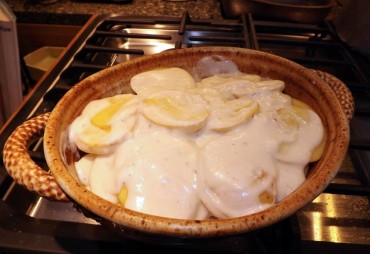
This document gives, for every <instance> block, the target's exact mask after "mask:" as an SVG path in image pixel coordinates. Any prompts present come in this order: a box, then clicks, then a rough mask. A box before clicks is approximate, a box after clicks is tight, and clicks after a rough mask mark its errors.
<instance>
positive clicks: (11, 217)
mask: <svg viewBox="0 0 370 254" xmlns="http://www.w3.org/2000/svg"><path fill="white" fill-rule="evenodd" d="M217 45H222V46H233V47H245V48H251V49H257V50H261V51H265V52H269V53H273V54H276V55H280V56H282V57H286V58H288V59H291V60H293V61H295V62H297V63H300V64H302V65H304V66H306V67H308V68H312V69H318V70H322V71H325V72H328V73H330V74H333V75H334V76H336V77H338V78H339V79H341V80H342V81H343V82H345V83H346V84H347V86H348V87H349V88H350V90H351V92H352V94H353V96H354V98H355V103H356V109H355V116H354V118H353V120H352V122H351V142H350V148H349V151H348V156H347V158H346V160H345V162H344V163H343V166H342V168H341V169H340V172H339V173H338V175H337V177H336V178H335V179H334V181H333V182H332V183H331V184H330V185H329V187H328V188H327V189H326V190H325V192H324V193H323V194H321V195H320V196H319V197H318V198H316V199H315V200H314V201H313V202H312V203H310V204H309V205H308V206H306V207H305V208H303V209H302V210H301V211H299V212H298V213H296V214H295V215H294V216H292V217H290V218H288V219H286V220H284V221H281V222H279V223H277V224H275V225H273V226H270V227H267V228H264V229H262V230H258V231H255V232H251V233H248V234H245V235H238V236H231V237H226V238H219V239H208V240H202V241H199V242H192V243H188V242H187V241H186V239H184V244H177V245H170V244H166V243H161V244H156V243H146V242H144V243H143V242H140V241H136V239H131V238H129V237H122V236H119V235H117V234H116V233H115V232H113V231H111V230H110V229H108V228H106V227H105V226H104V225H100V224H99V223H98V222H96V221H95V220H93V219H90V218H87V217H85V216H84V215H83V214H82V213H81V212H79V211H77V210H76V209H75V208H74V207H73V205H72V203H58V202H50V201H47V200H45V199H43V198H40V197H38V196H36V195H34V194H32V193H29V192H28V191H26V190H24V189H23V188H22V187H20V186H18V185H15V184H13V183H12V180H11V179H10V177H9V176H8V175H7V173H6V170H5V169H4V166H3V165H2V164H1V168H0V196H1V203H0V252H1V253H3V252H4V253H8V252H22V253H23V252H44V253H67V252H88V253H101V252H104V253H106V252H116V251H119V252H138V251H152V252H156V251H157V252H159V251H161V252H165V253H169V252H171V253H173V252H175V251H176V252H178V253H188V252H192V253H207V252H216V253H314V252H317V253H349V252H351V253H368V251H369V249H370V204H369V196H370V187H369V185H370V132H369V131H368V130H370V115H369V114H370V73H369V72H370V68H369V66H370V65H369V61H368V59H365V58H363V57H361V56H360V55H357V54H355V53H354V52H351V51H350V50H349V49H347V48H346V46H345V45H344V44H342V42H341V41H340V40H339V39H338V38H337V36H336V35H335V30H334V28H333V26H332V25H331V24H330V23H329V22H323V23H321V24H319V25H303V24H293V23H281V22H271V21H264V20H255V19H253V17H252V16H250V15H245V16H241V17H240V18H239V19H237V20H226V21H211V20H191V19H190V18H189V16H188V15H187V14H186V13H185V14H184V15H183V17H181V18H160V17H145V18H144V17H127V16H112V15H107V16H98V17H93V18H92V19H91V20H90V21H89V22H88V24H87V25H86V26H85V27H84V28H83V29H82V31H81V32H80V34H79V35H78V36H77V37H76V38H75V40H74V41H73V43H71V45H70V46H69V48H68V51H67V52H66V54H64V55H63V57H62V58H61V59H60V61H59V62H58V64H57V65H56V66H55V67H54V68H53V70H52V71H51V72H49V74H48V75H47V77H46V78H45V79H43V80H42V81H41V82H40V83H39V85H38V87H37V89H36V90H35V93H34V94H33V96H32V97H31V99H30V100H28V101H27V102H26V103H25V105H24V106H23V107H22V108H21V110H20V111H19V112H18V114H17V115H16V116H15V117H14V118H13V119H12V120H11V122H10V124H9V125H7V126H6V128H5V129H4V130H3V131H2V133H1V138H0V142H1V143H0V145H1V149H2V147H3V145H4V142H5V140H6V138H7V137H8V136H9V134H10V133H11V132H12V130H13V129H14V128H16V126H18V125H19V124H20V123H22V122H23V121H24V120H25V119H27V118H29V117H32V116H35V115H38V114H41V113H44V112H49V111H51V110H52V109H53V107H54V106H55V104H56V102H57V101H58V100H59V99H60V98H61V97H62V96H63V94H64V93H65V92H66V91H68V90H69V89H70V88H71V87H72V86H73V85H74V84H76V83H77V82H79V81H80V80H82V79H84V78H85V77H87V76H89V75H91V74H92V73H95V72H97V71H99V70H102V69H104V68H107V67H109V66H112V65H114V64H117V63H120V62H123V61H127V60H130V59H133V58H136V57H140V56H142V55H147V54H154V53H157V52H160V51H163V50H169V49H173V48H186V47H198V46H217ZM30 150H31V155H32V157H33V159H34V160H35V161H36V162H37V163H39V164H40V165H41V166H42V167H44V168H47V166H46V163H45V161H44V158H43V151H42V147H41V145H40V142H39V141H36V142H35V143H34V145H32V146H31V147H30Z"/></svg>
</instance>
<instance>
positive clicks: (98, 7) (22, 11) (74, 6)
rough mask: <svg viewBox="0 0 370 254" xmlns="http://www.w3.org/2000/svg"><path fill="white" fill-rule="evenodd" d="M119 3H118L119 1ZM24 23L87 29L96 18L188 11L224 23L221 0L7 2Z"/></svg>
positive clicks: (8, 0) (44, 0)
mask: <svg viewBox="0 0 370 254" xmlns="http://www.w3.org/2000/svg"><path fill="white" fill-rule="evenodd" d="M116 1H117V0H116ZM5 2H6V3H7V4H8V5H9V7H10V8H11V9H12V10H13V12H14V13H15V15H16V16H17V20H18V22H21V23H44V24H66V25H68V24H70V25H83V24H84V23H85V22H86V21H87V20H88V19H89V18H90V17H91V16H92V15H99V14H108V13H117V14H121V15H130V16H131V15H134V16H172V17H174V16H175V17H179V16H181V15H182V14H183V13H184V12H185V11H187V12H188V13H189V16H190V17H191V18H194V19H222V15H221V10H220V5H219V2H218V1H217V0H190V1H166V0H132V1H131V3H118V2H117V3H114V2H112V0H111V1H109V0H107V1H104V0H100V1H98V0H94V1H88V0H5Z"/></svg>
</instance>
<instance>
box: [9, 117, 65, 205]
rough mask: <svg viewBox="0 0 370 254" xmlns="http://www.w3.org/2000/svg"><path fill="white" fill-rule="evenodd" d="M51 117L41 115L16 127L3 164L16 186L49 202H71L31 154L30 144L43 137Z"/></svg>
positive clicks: (10, 137)
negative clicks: (20, 186) (29, 150)
mask: <svg viewBox="0 0 370 254" xmlns="http://www.w3.org/2000/svg"><path fill="white" fill-rule="evenodd" d="M49 115H50V113H45V114H42V115H39V116H37V117H34V118H32V119H30V120H28V121H26V122H24V123H23V124H21V125H20V126H19V127H17V128H16V129H15V130H14V132H13V133H12V134H11V135H10V136H9V138H8V140H7V141H6V143H5V146H4V150H3V161H4V165H5V168H6V170H7V171H8V173H9V175H10V176H11V177H12V178H13V179H14V180H15V182H16V183H17V184H19V185H22V186H24V187H25V188H26V189H28V190H29V191H31V192H34V193H37V194H38V195H39V196H41V197H44V198H47V199H49V200H54V201H68V198H67V195H66V194H65V193H64V191H63V190H62V189H61V188H60V186H59V184H58V183H57V182H56V180H55V178H54V177H53V176H52V175H51V174H50V173H49V172H46V171H45V170H43V169H42V168H41V167H39V166H38V165H37V164H36V163H35V162H34V161H33V160H32V158H31V157H30V155H29V152H28V145H29V144H30V142H31V141H32V140H33V139H34V138H35V137H40V136H41V135H42V134H43V132H44V129H45V126H46V123H47V121H48V119H49Z"/></svg>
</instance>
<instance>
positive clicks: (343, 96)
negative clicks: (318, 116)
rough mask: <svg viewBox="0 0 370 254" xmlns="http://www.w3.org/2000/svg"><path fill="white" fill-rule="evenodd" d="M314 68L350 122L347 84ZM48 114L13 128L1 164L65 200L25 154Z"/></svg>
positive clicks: (350, 99) (40, 189)
mask: <svg viewBox="0 0 370 254" xmlns="http://www.w3.org/2000/svg"><path fill="white" fill-rule="evenodd" d="M313 71H314V72H315V73H316V74H317V75H318V76H319V77H320V78H322V79H323V80H324V81H325V82H326V83H327V84H328V85H329V86H330V87H331V88H332V89H333V91H334V93H335V94H336V96H337V98H338V100H339V102H340V104H341V106H342V108H343V111H344V112H345V114H346V116H347V119H348V121H350V120H351V119H352V117H353V113H354V100H353V97H352V94H351V92H350V91H349V89H348V88H347V86H346V85H345V84H344V83H343V82H342V81H340V80H339V79H337V78H336V77H334V76H332V75H330V74H328V73H326V72H322V71H317V70H313ZM49 115H50V113H46V114H42V115H40V116H37V117H35V118H32V119H30V120H28V121H26V122H24V123H23V124H22V125H20V126H19V127H18V128H16V129H15V130H14V132H13V133H12V134H11V135H10V137H9V138H8V140H7V142H6V144H5V146H4V151H3V160H4V165H5V168H6V169H7V171H8V173H9V175H10V176H11V177H12V178H13V179H14V180H15V181H16V183H18V184H20V185H22V186H24V187H25V188H27V189H28V190H30V191H31V192H35V193H37V194H38V195H40V196H42V197H45V198H47V199H50V200H56V201H68V198H67V196H66V194H65V193H64V192H63V190H62V189H61V188H60V186H59V185H58V183H57V182H56V180H55V178H54V177H53V176H52V175H51V174H50V173H48V172H46V171H44V170H43V169H42V168H40V167H39V166H38V165H37V164H36V163H35V162H33V161H32V159H31V157H30V156H29V154H28V145H29V143H30V142H31V140H32V139H33V138H34V137H36V136H41V135H42V133H43V131H44V129H45V125H46V123H47V120H48V119H49Z"/></svg>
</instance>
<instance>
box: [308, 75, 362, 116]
mask: <svg viewBox="0 0 370 254" xmlns="http://www.w3.org/2000/svg"><path fill="white" fill-rule="evenodd" d="M312 71H313V72H315V73H316V75H317V76H319V77H320V78H321V79H322V80H323V81H325V83H327V84H328V85H329V87H330V88H331V89H332V90H333V91H334V93H335V96H336V97H337V99H338V101H339V103H340V105H341V107H342V109H343V112H344V114H345V115H346V117H347V120H348V122H350V121H351V120H352V117H353V114H354V112H355V100H354V99H353V96H352V93H351V91H350V90H349V88H348V87H347V86H346V85H345V84H344V83H343V82H342V81H341V80H340V79H338V78H337V77H335V76H333V75H331V74H329V73H327V72H324V71H319V70H312Z"/></svg>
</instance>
